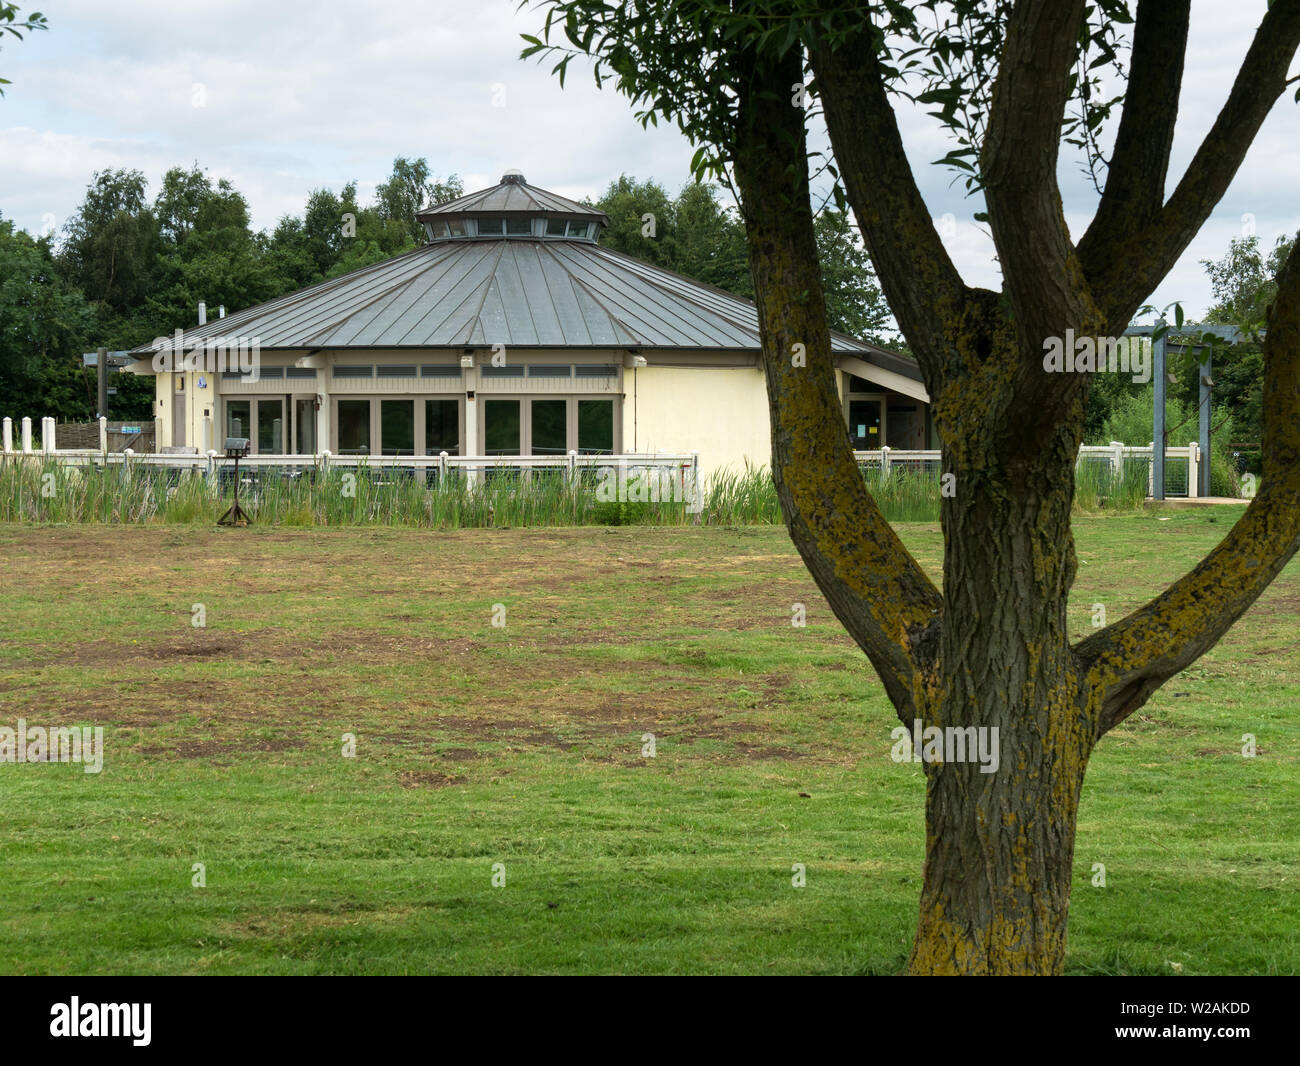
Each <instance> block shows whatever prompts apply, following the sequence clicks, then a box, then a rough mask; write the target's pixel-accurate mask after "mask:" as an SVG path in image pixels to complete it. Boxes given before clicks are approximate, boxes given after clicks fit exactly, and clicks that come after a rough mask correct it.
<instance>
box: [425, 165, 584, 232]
mask: <svg viewBox="0 0 1300 1066" xmlns="http://www.w3.org/2000/svg"><path fill="white" fill-rule="evenodd" d="M489 214H490V215H513V216H516V217H518V216H520V215H531V216H534V217H543V218H573V219H587V220H590V221H593V222H599V223H600V224H601V225H602V226H604V225H608V224H609V216H608V215H606V214H605V213H604V212H603V211H597V210H596V209H595V208H594V207H592V206H590V205H589V204H580V203H578V202H577V201H576V200H570V199H569V198H568V197H567V196H560V195H559V194H557V193H553V192H547V191H546V190H545V189H539V188H537V186H535V185H529V184H528V182H527V181H525V180H524V176H523V174H521V173H520V172H519V171H517V170H507V171H506V172H505V174H504V175H502V177H501V181H500V183H498V184H497V185H494V186H492V188H490V189H480V190H479V191H478V192H471V193H467V194H466V195H464V196H460V197H457V198H456V199H455V200H449V201H448V202H447V203H445V204H438V205H437V206H434V207H425V208H422V209H421V210H420V211H419V212H417V213H416V216H415V217H416V220H417V221H419V222H428V221H430V220H432V219H438V220H439V221H445V220H446V218H447V217H448V216H449V215H463V216H465V217H466V218H478V217H480V216H482V215H489Z"/></svg>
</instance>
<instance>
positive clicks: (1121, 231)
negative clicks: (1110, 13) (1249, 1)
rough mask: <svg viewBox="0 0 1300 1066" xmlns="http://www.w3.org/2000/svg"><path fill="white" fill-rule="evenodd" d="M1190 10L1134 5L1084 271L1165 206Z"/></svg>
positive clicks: (1101, 265) (1166, 3) (1164, 0)
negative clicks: (1125, 74) (1120, 99)
mask: <svg viewBox="0 0 1300 1066" xmlns="http://www.w3.org/2000/svg"><path fill="white" fill-rule="evenodd" d="M1191 8H1192V4H1191V0H1140V2H1139V3H1138V9H1137V20H1136V24H1135V25H1134V28H1133V51H1132V58H1131V60H1130V63H1129V79H1128V91H1127V92H1126V93H1125V94H1124V113H1123V117H1122V118H1121V119H1120V123H1119V131H1118V133H1117V134H1116V136H1115V148H1114V151H1113V152H1112V153H1111V161H1110V168H1109V171H1108V173H1107V176H1106V189H1105V191H1104V192H1103V193H1102V197H1101V203H1100V204H1099V205H1098V206H1097V213H1096V215H1095V216H1094V217H1093V220H1092V223H1091V224H1090V225H1089V226H1088V230H1087V232H1086V233H1085V234H1084V235H1083V237H1082V238H1081V239H1080V240H1079V243H1078V253H1079V261H1080V262H1081V263H1082V264H1083V269H1084V273H1085V274H1086V275H1087V276H1088V277H1094V276H1096V275H1097V274H1100V273H1102V272H1104V270H1105V268H1106V266H1107V265H1108V264H1109V263H1111V262H1113V261H1114V259H1115V256H1116V252H1117V249H1118V248H1119V247H1121V246H1122V245H1123V244H1124V243H1126V242H1127V241H1128V239H1129V237H1130V236H1132V234H1133V233H1135V232H1136V231H1138V230H1140V229H1142V228H1143V227H1145V226H1147V225H1150V223H1151V222H1152V221H1153V220H1154V219H1155V217H1156V215H1157V214H1158V213H1159V211H1160V208H1161V207H1162V206H1163V205H1164V202H1165V179H1166V177H1167V176H1168V173H1169V153H1170V150H1171V148H1172V146H1173V143H1174V126H1175V125H1176V124H1177V120H1178V98H1179V93H1180V91H1181V89H1182V82H1183V66H1184V60H1185V57H1186V53H1187V29H1188V23H1189V21H1190V14H1191Z"/></svg>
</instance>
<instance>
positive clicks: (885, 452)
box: [880, 444, 889, 481]
mask: <svg viewBox="0 0 1300 1066" xmlns="http://www.w3.org/2000/svg"><path fill="white" fill-rule="evenodd" d="M880 478H881V480H882V481H887V480H889V445H888V444H882V445H881V446H880Z"/></svg>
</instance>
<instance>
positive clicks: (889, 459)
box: [853, 441, 1202, 498]
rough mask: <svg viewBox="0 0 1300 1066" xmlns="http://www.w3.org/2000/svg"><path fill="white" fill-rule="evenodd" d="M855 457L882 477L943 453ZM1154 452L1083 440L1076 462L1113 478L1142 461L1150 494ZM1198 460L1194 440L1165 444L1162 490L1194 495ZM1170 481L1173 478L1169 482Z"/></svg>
mask: <svg viewBox="0 0 1300 1066" xmlns="http://www.w3.org/2000/svg"><path fill="white" fill-rule="evenodd" d="M853 454H854V456H855V457H856V458H857V460H858V465H859V466H861V467H863V468H865V469H868V470H879V471H880V472H881V473H882V474H883V475H884V476H885V477H889V475H890V474H891V473H892V472H894V471H896V470H907V471H911V472H916V473H919V472H927V473H938V472H939V471H940V469H942V465H943V453H942V452H939V451H934V450H924V451H919V450H918V451H903V450H901V449H893V448H888V447H886V448H880V449H877V450H874V451H862V452H854V453H853ZM1154 455H1155V447H1154V445H1151V444H1148V445H1146V447H1134V446H1130V445H1127V444H1121V443H1120V442H1119V441H1111V443H1110V444H1100V445H1094V444H1085V445H1084V446H1083V447H1081V448H1080V449H1079V459H1078V462H1079V464H1080V465H1083V464H1085V463H1097V464H1104V465H1106V466H1107V467H1109V469H1110V470H1111V472H1112V473H1113V474H1114V476H1115V477H1116V478H1120V477H1123V476H1124V471H1125V468H1126V467H1127V466H1128V465H1130V464H1132V463H1135V462H1136V463H1144V464H1146V471H1147V474H1146V476H1147V496H1148V497H1151V496H1153V495H1154V493H1153V491H1152V490H1153V489H1154V488H1155V482H1154V477H1155V473H1154V470H1155V464H1154V462H1153V461H1152V459H1153V457H1154ZM1201 461H1202V456H1201V447H1200V445H1199V444H1197V443H1196V442H1195V441H1192V442H1191V443H1190V444H1188V445H1187V447H1185V448H1166V449H1165V494H1166V495H1167V496H1188V497H1191V498H1195V497H1196V496H1197V495H1198V490H1197V486H1198V485H1199V484H1200V479H1199V478H1198V476H1197V475H1198V473H1199V471H1200V464H1201ZM1180 463H1181V464H1182V465H1181V469H1183V470H1185V471H1186V475H1187V480H1186V482H1185V483H1184V484H1183V485H1182V486H1181V487H1180V486H1179V485H1178V482H1177V478H1178V473H1179V470H1180ZM1171 481H1172V482H1173V483H1172V484H1171Z"/></svg>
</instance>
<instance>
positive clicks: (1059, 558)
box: [908, 355, 1096, 974]
mask: <svg viewBox="0 0 1300 1066" xmlns="http://www.w3.org/2000/svg"><path fill="white" fill-rule="evenodd" d="M994 358H997V356H996V355H995V356H994ZM953 392H954V393H955V395H952V396H948V395H945V396H944V397H942V398H941V400H940V403H939V405H938V411H939V419H940V423H941V427H943V426H955V425H958V424H960V425H961V426H962V430H963V432H962V438H961V440H956V439H955V434H952V433H949V434H946V436H947V437H949V438H952V439H951V441H949V440H946V441H945V444H946V449H945V467H946V469H948V470H949V471H950V472H952V473H955V474H956V481H955V491H956V494H955V496H953V497H950V498H947V499H945V500H944V507H943V530H944V544H945V547H944V628H943V635H942V637H941V640H940V655H939V664H938V665H937V669H936V674H937V676H936V677H935V678H934V679H933V681H932V683H931V686H930V687H931V688H932V690H933V691H934V696H933V698H932V699H930V700H929V701H927V703H928V706H927V707H926V714H925V719H924V725H925V726H939V727H940V728H949V727H957V728H960V729H963V730H965V731H966V732H965V733H964V734H963V737H964V738H965V739H966V740H967V743H966V744H965V748H966V750H965V754H964V758H963V751H962V748H961V747H958V748H956V749H955V750H953V751H951V752H949V754H951V755H954V756H956V757H957V759H961V760H962V761H956V760H954V761H949V762H931V761H927V762H926V763H925V768H926V860H925V881H924V887H923V889H922V894H921V910H920V921H919V923H918V927H917V933H916V940H915V942H914V944H913V948H912V954H911V958H910V960H909V963H908V968H909V971H910V972H911V973H915V974H945V973H946V974H956V973H961V974H972V973H973V974H1056V973H1060V972H1061V969H1062V966H1063V964H1064V959H1065V941H1066V918H1067V915H1068V912H1069V904H1070V879H1071V870H1072V862H1073V856H1074V831H1075V820H1076V815H1077V812H1078V806H1079V791H1080V788H1081V787H1082V784H1083V774H1084V769H1085V767H1086V765H1087V759H1088V755H1089V753H1090V752H1091V750H1092V746H1093V742H1094V739H1095V724H1094V723H1095V721H1096V717H1095V707H1092V706H1090V705H1089V704H1090V702H1091V698H1090V697H1089V696H1088V695H1087V689H1086V686H1084V685H1082V684H1081V682H1080V678H1079V671H1078V669H1077V667H1076V664H1075V661H1074V657H1073V653H1072V652H1071V649H1070V643H1069V628H1068V622H1067V618H1066V603H1067V597H1068V594H1069V590H1070V585H1071V583H1072V581H1073V578H1074V572H1075V555H1074V543H1073V538H1072V536H1071V532H1070V501H1071V499H1072V497H1073V487H1074V455H1075V449H1076V447H1077V441H1076V440H1075V439H1074V433H1073V431H1072V430H1069V429H1067V428H1064V426H1063V425H1062V423H1059V422H1058V423H1057V424H1056V426H1055V428H1052V429H1050V430H1049V431H1048V432H1049V434H1050V436H1049V437H1048V439H1046V440H1041V441H1040V440H1035V439H1033V438H1034V437H1035V436H1036V434H1033V433H1030V434H1027V435H1024V436H1021V437H1019V438H1016V437H1012V436H1010V435H1008V434H1006V433H1002V434H997V435H994V434H992V433H990V432H987V431H985V430H983V429H982V428H981V426H980V424H979V421H978V418H979V416H978V414H977V413H976V412H974V411H972V410H967V409H964V408H963V407H962V404H963V403H965V402H969V401H968V397H969V395H970V393H969V390H960V391H958V390H953ZM989 398H990V397H989V396H988V395H986V396H985V397H984V400H983V402H984V403H987V401H988V400H989ZM993 399H994V400H995V401H996V399H997V397H996V393H994V394H993ZM997 406H998V405H997V403H996V402H994V404H993V405H992V407H993V408H994V409H996V407H997ZM985 410H988V407H985ZM1065 421H1068V420H1065ZM970 727H974V729H975V730H977V731H982V736H980V741H979V743H980V745H981V747H980V748H979V757H978V758H977V757H972V754H971V752H970V750H969V748H970V745H969V739H970V737H972V736H977V735H980V734H979V733H975V734H972V733H970V731H969V730H970ZM994 730H996V737H995V734H994ZM994 748H996V751H997V761H996V763H995V762H993V760H992V759H991V758H989V757H988V756H989V754H990V753H991V752H992V751H993V750H994Z"/></svg>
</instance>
